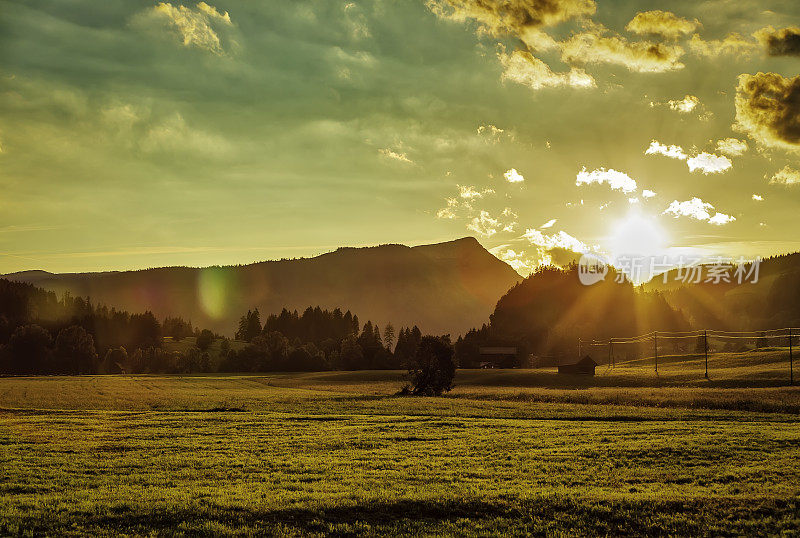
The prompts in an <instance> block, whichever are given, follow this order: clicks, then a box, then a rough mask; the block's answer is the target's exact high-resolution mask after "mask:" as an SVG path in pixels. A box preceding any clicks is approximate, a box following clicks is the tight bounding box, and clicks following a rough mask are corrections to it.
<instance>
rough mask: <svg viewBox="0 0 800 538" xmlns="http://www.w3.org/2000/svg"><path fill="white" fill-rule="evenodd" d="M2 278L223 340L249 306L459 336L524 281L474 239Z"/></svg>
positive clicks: (13, 275) (482, 319)
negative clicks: (232, 262)
mask: <svg viewBox="0 0 800 538" xmlns="http://www.w3.org/2000/svg"><path fill="white" fill-rule="evenodd" d="M5 278H8V279H11V280H17V281H22V282H29V283H32V284H35V285H37V286H40V287H43V288H45V289H50V290H53V291H56V292H57V293H63V292H65V291H69V292H70V293H71V294H73V295H80V296H89V297H91V298H92V300H93V301H95V302H102V303H105V304H108V305H113V306H115V307H117V308H123V309H126V310H131V311H142V310H151V311H153V313H154V314H155V315H156V316H157V317H158V318H163V317H165V316H167V315H170V316H176V315H179V316H182V317H184V318H190V319H191V320H192V322H193V323H194V324H195V325H197V326H201V327H208V328H211V329H213V330H216V331H219V332H221V333H225V334H232V332H233V331H234V329H235V326H236V322H237V320H238V318H239V317H240V316H241V315H242V314H243V313H244V312H245V311H247V310H248V309H251V308H256V307H257V308H258V309H259V310H260V311H261V312H262V313H263V314H266V313H271V312H278V311H280V309H281V308H283V307H287V308H290V309H304V308H305V307H307V306H316V305H319V306H321V307H323V308H331V309H332V308H337V307H339V308H342V309H350V310H352V311H353V312H355V313H358V315H359V316H362V317H364V319H367V318H369V319H372V320H373V321H376V322H378V323H381V324H384V323H386V322H392V323H393V324H394V325H395V326H401V325H413V324H417V325H419V326H420V328H421V329H422V330H423V331H426V332H433V333H451V334H453V335H454V336H455V335H456V334H459V333H463V332H464V331H466V330H467V329H469V328H470V327H473V326H480V325H481V324H482V323H484V322H485V321H486V319H487V318H488V317H489V314H490V313H491V312H492V310H493V308H494V306H495V304H496V302H497V300H498V299H499V298H500V296H501V295H503V293H505V292H506V291H507V290H508V289H509V288H510V287H511V286H513V285H514V284H515V283H516V282H517V281H519V280H521V277H520V276H519V275H518V274H517V273H516V272H515V271H514V270H513V269H512V268H511V267H509V266H508V265H507V264H505V263H504V262H502V261H500V260H498V259H497V258H496V257H494V256H493V255H492V254H490V253H489V252H488V251H487V250H486V249H484V248H483V247H482V246H481V245H480V243H478V241H477V240H475V239H474V238H472V237H466V238H463V239H458V240H455V241H450V242H447V243H439V244H433V245H423V246H418V247H407V246H403V245H382V246H378V247H368V248H340V249H338V250H336V251H335V252H330V253H328V254H323V255H321V256H317V257H314V258H302V259H297V260H280V261H266V262H260V263H254V264H250V265H241V266H225V267H209V268H202V269H199V268H190V267H165V268H158V269H146V270H142V271H123V272H105V273H65V274H52V273H47V272H44V271H26V272H21V273H13V274H9V275H5Z"/></svg>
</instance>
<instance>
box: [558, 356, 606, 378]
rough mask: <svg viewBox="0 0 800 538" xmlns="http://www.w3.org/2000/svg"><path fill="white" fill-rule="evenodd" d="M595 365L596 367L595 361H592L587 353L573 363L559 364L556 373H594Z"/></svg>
mask: <svg viewBox="0 0 800 538" xmlns="http://www.w3.org/2000/svg"><path fill="white" fill-rule="evenodd" d="M595 367H597V363H596V362H594V360H593V359H592V358H591V357H590V356H589V355H586V356H585V357H584V358H582V359H581V360H579V361H578V362H576V363H574V364H563V365H561V366H559V367H558V373H559V374H570V375H594V369H595Z"/></svg>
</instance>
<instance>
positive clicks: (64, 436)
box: [0, 351, 800, 536]
mask: <svg viewBox="0 0 800 538" xmlns="http://www.w3.org/2000/svg"><path fill="white" fill-rule="evenodd" d="M770 353H772V354H773V355H770ZM714 360H715V361H718V362H717V363H716V364H714V368H713V369H712V372H713V373H714V375H713V376H712V379H711V380H710V381H706V380H704V379H702V375H701V376H700V378H699V379H698V376H697V375H696V373H697V372H696V368H695V366H694V365H693V364H691V363H685V362H677V361H673V364H672V365H671V366H670V365H667V364H668V363H665V365H664V366H663V368H660V373H659V376H657V377H656V376H655V374H654V372H652V370H651V369H650V368H644V367H642V366H640V365H639V366H637V365H635V364H633V365H627V366H626V367H623V368H617V369H615V371H613V372H611V371H605V370H603V369H600V370H599V373H601V375H599V376H598V377H596V378H594V379H592V380H586V379H578V378H569V377H567V378H565V377H563V376H557V375H556V374H554V373H553V371H552V370H496V371H474V370H473V371H470V370H465V371H459V373H458V375H457V377H456V388H455V390H454V391H453V392H452V393H451V394H450V395H449V396H447V397H444V398H402V397H396V396H393V393H394V392H396V390H397V389H398V387H399V385H400V380H401V378H402V374H401V373H399V372H325V373H310V374H269V375H251V376H239V375H228V376H224V375H207V376H184V377H178V376H92V377H77V378H58V377H40V378H6V379H0V475H2V480H1V481H0V534H3V535H7V534H30V535H41V534H51V535H54V534H83V533H92V534H118V533H123V534H131V535H147V534H152V533H156V534H159V533H170V534H173V533H179V534H180V533H184V534H192V535H196V534H207V535H217V534H252V533H267V534H285V535H309V534H312V535H313V534H339V535H363V534H383V533H396V534H406V535H411V534H414V535H416V534H420V533H422V534H453V535H473V534H493V533H507V534H541V535H559V534H583V535H598V534H599V535H606V534H615V535H616V534H628V535H644V534H647V535H693V536H696V535H753V534H756V535H775V534H782V533H783V534H787V535H793V534H794V535H796V534H798V533H800V468H799V467H798V464H797V462H798V461H800V390H799V389H798V388H796V387H787V386H780V380H781V376H783V375H784V374H785V368H784V369H783V370H782V369H781V368H782V366H781V352H780V351H774V352H765V353H762V354H757V355H751V356H748V357H741V356H738V357H737V356H729V357H728V356H719V357H715V358H714ZM601 370H602V372H601ZM770 372H772V373H770ZM748 380H749V384H748Z"/></svg>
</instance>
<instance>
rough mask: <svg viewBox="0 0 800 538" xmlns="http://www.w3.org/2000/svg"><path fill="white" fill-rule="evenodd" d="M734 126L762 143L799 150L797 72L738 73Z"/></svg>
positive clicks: (799, 99) (799, 112)
mask: <svg viewBox="0 0 800 538" xmlns="http://www.w3.org/2000/svg"><path fill="white" fill-rule="evenodd" d="M734 128H735V129H737V130H740V131H743V132H746V133H747V134H748V135H749V136H750V137H752V138H753V139H754V140H756V141H758V142H760V143H761V144H763V145H765V146H772V147H781V148H788V149H795V150H796V149H799V148H800V75H798V76H795V77H792V78H785V77H783V76H781V75H779V74H777V73H761V72H759V73H757V74H755V75H748V74H742V75H739V85H738V86H737V88H736V123H735V124H734Z"/></svg>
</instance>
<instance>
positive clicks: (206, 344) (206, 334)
mask: <svg viewBox="0 0 800 538" xmlns="http://www.w3.org/2000/svg"><path fill="white" fill-rule="evenodd" d="M213 343H214V333H212V332H211V331H209V330H208V329H203V330H202V331H200V336H198V337H197V340H196V341H195V345H196V346H197V349H199V350H200V351H208V348H210V347H211V344H213Z"/></svg>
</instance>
